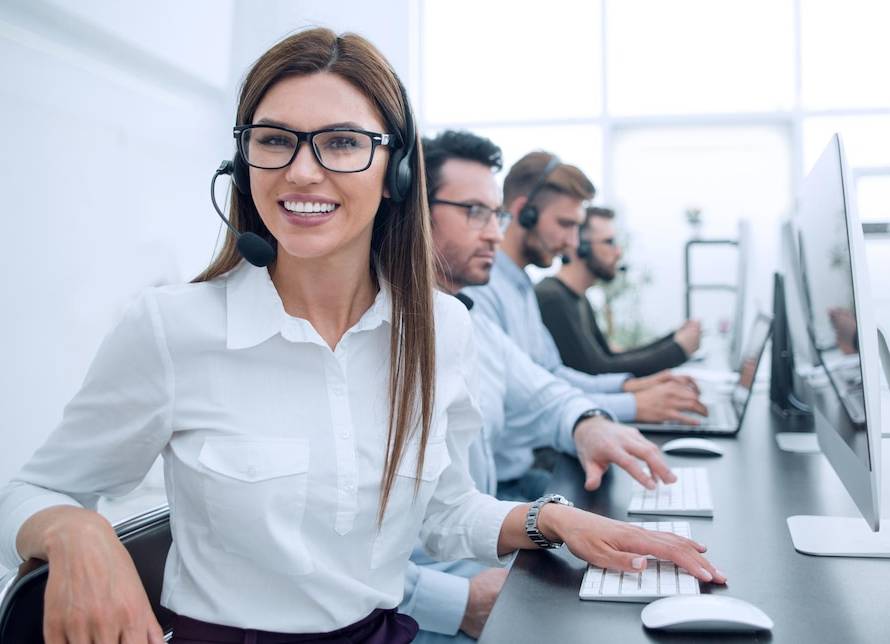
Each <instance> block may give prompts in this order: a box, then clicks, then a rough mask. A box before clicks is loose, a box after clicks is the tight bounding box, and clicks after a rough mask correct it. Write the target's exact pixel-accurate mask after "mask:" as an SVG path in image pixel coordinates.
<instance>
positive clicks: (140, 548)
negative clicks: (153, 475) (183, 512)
mask: <svg viewBox="0 0 890 644" xmlns="http://www.w3.org/2000/svg"><path fill="white" fill-rule="evenodd" d="M114 529H115V532H116V533H117V536H118V537H119V538H120V540H121V543H123V544H124V547H125V548H126V549H127V551H128V552H129V553H130V556H131V557H132V558H133V563H134V564H135V565H136V571H137V572H138V573H139V578H140V579H141V580H142V585H143V586H145V593H146V594H147V595H148V600H149V602H151V608H152V610H153V611H154V614H155V617H156V618H157V620H158V622H159V623H160V625H161V628H163V629H164V636H165V641H169V640H170V638H171V637H172V635H173V613H171V612H170V611H169V610H167V609H166V608H164V607H163V606H161V586H162V583H163V580H164V563H165V562H166V561H167V552H168V551H169V550H170V543H171V538H170V510H169V508H168V507H167V506H166V505H162V506H159V507H156V508H153V509H151V510H149V511H147V512H145V513H143V514H140V515H137V516H135V517H133V518H130V519H126V520H124V521H121V522H120V523H118V524H115V526H114ZM48 571H49V567H48V566H47V564H41V565H39V566H38V567H37V568H34V569H33V570H30V571H28V572H25V573H24V574H22V575H20V574H19V573H18V572H17V571H11V572H10V573H9V574H8V575H6V577H4V578H3V579H0V642H2V644H35V643H40V644H42V643H43V594H44V591H45V590H46V578H47V574H48Z"/></svg>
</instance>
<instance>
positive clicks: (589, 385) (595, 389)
mask: <svg viewBox="0 0 890 644" xmlns="http://www.w3.org/2000/svg"><path fill="white" fill-rule="evenodd" d="M464 292H465V293H466V294H467V295H468V296H469V297H470V298H471V299H472V300H473V302H474V306H473V315H474V316H475V315H479V314H480V313H481V314H483V315H485V316H487V317H488V318H490V319H491V320H492V321H493V322H494V323H495V324H497V325H498V326H499V327H501V329H503V330H504V332H505V333H506V334H507V335H508V336H510V338H511V339H512V340H513V341H514V342H515V343H516V344H517V345H518V346H519V347H520V348H521V349H523V350H524V351H525V352H526V353H528V355H529V356H531V358H532V360H534V361H535V362H537V363H538V364H539V365H541V366H542V367H544V368H545V369H546V370H547V371H549V372H550V373H552V374H554V375H555V376H558V377H559V378H562V379H563V380H565V381H566V382H568V383H569V384H571V385H574V386H575V387H577V388H578V389H581V390H582V391H585V392H587V393H590V394H599V395H598V396H597V401H598V402H599V404H600V405H601V406H602V407H603V408H605V409H607V410H608V411H610V412H611V413H612V414H613V415H614V416H615V418H617V419H618V420H620V421H630V420H633V419H634V418H635V417H636V415H637V405H636V400H635V399H634V397H633V394H628V393H622V386H623V385H624V382H625V381H626V380H627V379H628V378H630V377H631V374H629V373H610V374H599V375H590V374H588V373H584V372H583V371H577V370H576V369H572V368H571V367H567V366H565V365H564V364H563V363H562V360H561V359H560V357H559V349H558V348H557V346H556V342H554V340H553V336H551V335H550V331H548V330H547V327H546V326H544V321H543V320H542V319H541V311H540V309H539V308H538V300H537V298H536V297H535V291H534V288H533V285H532V282H531V280H530V279H529V277H528V275H527V274H526V272H525V271H524V270H522V269H521V268H520V267H519V266H517V265H516V264H515V263H514V262H513V260H512V259H510V258H509V257H508V256H507V255H506V254H505V253H503V252H500V251H499V252H498V254H497V257H496V258H495V262H494V266H493V268H492V271H491V279H490V280H489V282H488V284H486V285H485V286H473V287H470V288H467V289H465V291H464ZM508 458H511V457H509V456H508ZM499 474H500V475H501V478H502V480H503V478H504V476H503V474H502V473H501V472H500V470H499Z"/></svg>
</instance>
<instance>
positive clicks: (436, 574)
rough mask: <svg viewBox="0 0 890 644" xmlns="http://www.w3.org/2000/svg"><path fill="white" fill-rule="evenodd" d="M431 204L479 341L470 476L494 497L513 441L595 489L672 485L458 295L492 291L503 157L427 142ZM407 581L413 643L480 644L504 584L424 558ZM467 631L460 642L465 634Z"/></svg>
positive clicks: (448, 277)
mask: <svg viewBox="0 0 890 644" xmlns="http://www.w3.org/2000/svg"><path fill="white" fill-rule="evenodd" d="M423 150H424V164H425V166H426V170H427V194H428V197H429V203H430V214H431V218H432V231H433V243H434V245H435V248H436V251H437V256H438V257H437V270H436V276H437V281H438V284H439V288H441V289H442V290H443V291H446V292H448V293H451V294H454V295H457V296H458V298H459V299H461V301H463V302H464V304H466V305H467V306H469V307H471V317H472V319H473V326H474V331H475V334H476V351H477V367H478V375H479V397H478V402H479V405H480V408H481V410H482V416H483V427H482V434H481V435H480V436H479V438H478V439H477V440H476V441H475V442H474V443H473V445H472V446H471V447H470V458H469V464H470V473H471V474H472V476H473V479H474V480H475V482H476V485H477V487H478V488H479V489H480V490H482V491H483V492H486V493H488V494H493V493H494V492H495V491H496V488H497V480H498V476H497V474H498V473H497V471H496V469H495V468H496V466H495V461H494V456H493V451H494V448H495V446H496V445H497V443H498V442H499V441H500V439H501V437H502V436H504V435H506V434H510V435H512V436H515V437H516V440H517V441H518V442H520V443H521V444H523V445H525V446H527V447H528V448H529V449H531V448H534V447H541V446H547V447H552V448H555V449H558V450H560V451H564V452H568V453H571V454H576V455H577V456H578V459H579V461H580V462H581V464H582V466H583V467H584V470H585V472H586V475H587V481H586V483H585V487H586V488H587V489H590V490H592V489H594V488H596V487H597V486H598V485H599V484H600V480H601V478H602V476H603V474H604V473H605V470H606V469H607V468H608V466H609V464H610V463H618V464H620V465H621V466H622V467H624V468H625V469H626V470H627V471H628V472H629V473H630V474H631V475H632V476H634V478H636V479H637V480H639V481H640V482H641V483H643V484H644V485H646V486H647V487H651V486H652V485H653V484H654V481H653V479H651V478H650V476H649V475H648V474H647V473H645V472H644V470H643V469H642V468H641V467H640V461H639V460H638V459H642V460H643V461H645V462H646V464H647V465H648V468H649V469H650V471H651V472H652V473H653V474H654V475H655V476H656V477H658V478H660V479H661V480H666V481H673V480H674V476H673V474H671V472H670V470H669V469H668V467H667V465H666V464H665V462H664V460H663V459H662V457H661V454H660V452H659V450H658V448H657V447H656V446H655V445H653V444H652V443H650V442H649V441H647V440H646V439H644V438H643V437H642V436H641V435H640V433H639V432H638V431H637V430H636V429H633V428H631V427H627V426H624V425H619V424H617V423H615V422H612V420H611V417H610V415H609V413H608V412H607V411H606V410H605V409H604V408H603V407H602V405H601V404H600V402H599V401H598V400H596V399H594V398H591V397H590V396H589V395H586V394H584V393H583V392H581V391H580V390H578V389H576V388H574V387H572V386H571V385H569V384H568V383H566V382H565V381H563V380H561V379H559V378H557V377H555V376H553V375H552V374H551V373H549V372H548V371H547V370H546V369H543V368H542V367H540V366H539V365H537V364H535V363H534V362H533V361H532V360H531V359H530V358H529V356H528V355H527V354H526V353H525V352H524V351H522V350H521V349H520V348H519V347H517V346H516V345H515V344H514V343H513V341H512V340H510V338H509V337H507V335H506V334H504V332H503V331H502V330H501V329H500V328H498V326H497V325H495V324H493V323H492V322H491V321H490V320H488V319H487V318H485V317H484V316H479V315H473V314H472V301H471V300H470V299H469V298H467V297H465V296H463V295H461V294H460V293H459V291H460V290H461V289H462V288H464V287H466V286H469V285H478V284H484V283H485V282H487V281H488V278H489V274H490V272H491V267H492V263H493V261H494V257H495V252H496V250H497V246H498V244H500V242H501V241H502V240H503V230H504V228H506V226H507V225H508V224H509V222H510V219H511V217H510V214H509V213H507V212H506V211H504V210H503V209H502V208H501V205H500V204H501V195H500V191H499V190H498V186H497V182H496V181H495V177H494V174H493V171H496V170H498V169H500V167H501V153H500V149H499V148H498V147H497V146H495V145H494V144H493V143H492V142H491V141H489V140H488V139H484V138H482V137H478V136H475V135H473V134H470V133H469V132H453V131H446V132H443V133H442V134H440V135H439V136H437V137H436V138H434V139H427V140H424V144H423ZM412 560H413V562H414V563H415V564H416V565H414V566H412V567H411V568H410V569H409V572H408V575H407V578H406V589H405V597H404V599H403V602H402V605H401V607H400V610H401V611H403V612H406V613H408V614H410V615H411V616H412V617H413V618H414V619H415V620H417V622H418V623H419V624H420V627H421V632H420V634H419V635H418V638H417V639H416V640H415V641H416V642H421V643H423V644H429V643H430V642H445V641H468V640H469V639H470V638H475V637H478V635H479V633H480V632H481V630H482V626H483V625H484V623H485V620H486V619H487V618H488V614H489V612H490V611H491V608H492V606H493V605H494V601H495V599H496V598H497V595H498V593H499V592H500V589H501V587H502V585H503V583H504V579H505V577H506V571H504V570H503V569H489V568H485V567H483V566H481V565H480V564H477V563H475V562H471V561H458V562H445V563H440V562H435V561H433V560H432V559H430V558H429V557H428V556H427V555H426V554H425V553H423V552H422V551H420V550H418V551H415V552H414V554H413V556H412ZM458 629H460V631H461V632H458Z"/></svg>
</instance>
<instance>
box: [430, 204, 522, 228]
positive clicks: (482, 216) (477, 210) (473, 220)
mask: <svg viewBox="0 0 890 644" xmlns="http://www.w3.org/2000/svg"><path fill="white" fill-rule="evenodd" d="M436 204H442V205H445V206H454V207H456V208H463V209H464V210H466V211H467V223H469V224H470V228H475V229H476V230H481V229H483V228H485V227H486V226H488V222H490V221H491V218H492V217H496V218H497V222H498V229H499V230H500V231H501V233H503V232H504V231H505V230H507V226H509V225H510V221H511V220H512V219H513V215H512V214H511V213H510V212H509V211H507V210H503V209H492V208H489V207H488V206H484V205H482V204H481V203H464V202H461V201H449V200H448V199H431V200H430V205H431V206H435V205H436Z"/></svg>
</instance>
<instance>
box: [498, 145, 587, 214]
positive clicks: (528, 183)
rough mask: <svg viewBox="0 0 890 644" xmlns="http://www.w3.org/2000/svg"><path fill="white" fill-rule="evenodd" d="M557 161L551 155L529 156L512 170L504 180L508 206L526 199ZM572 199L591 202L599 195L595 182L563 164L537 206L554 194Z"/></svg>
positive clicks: (550, 177) (542, 191)
mask: <svg viewBox="0 0 890 644" xmlns="http://www.w3.org/2000/svg"><path fill="white" fill-rule="evenodd" d="M552 159H553V155H552V154H551V153H550V152H543V151H540V150H538V151H535V152H529V153H528V154H526V155H525V156H524V157H522V158H521V159H519V161H517V162H516V163H514V164H513V166H512V167H511V168H510V171H509V172H508V173H507V176H506V178H505V179H504V205H506V206H508V207H509V206H510V204H511V203H513V201H514V200H515V199H517V198H518V197H524V196H526V195H528V193H529V192H531V190H532V188H533V187H534V186H535V184H537V183H538V182H539V181H540V180H541V174H542V173H543V172H544V170H545V168H546V167H547V164H548V163H550V161H551V160H552ZM554 193H555V194H561V195H568V196H569V197H573V198H575V199H579V200H581V201H589V200H590V199H593V195H594V194H596V188H594V187H593V182H592V181H591V180H590V179H588V178H587V175H586V174H584V173H583V172H582V171H581V170H580V169H579V168H578V167H576V166H573V165H569V164H568V163H560V164H559V165H557V166H556V167H555V168H554V169H553V170H552V171H551V172H550V173H549V174H548V175H547V180H546V181H545V182H544V185H542V186H541V187H540V188H539V189H538V191H537V195H536V196H535V202H536V203H538V204H541V203H544V202H545V201H546V200H547V198H548V197H549V196H551V195H553V194H554Z"/></svg>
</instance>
